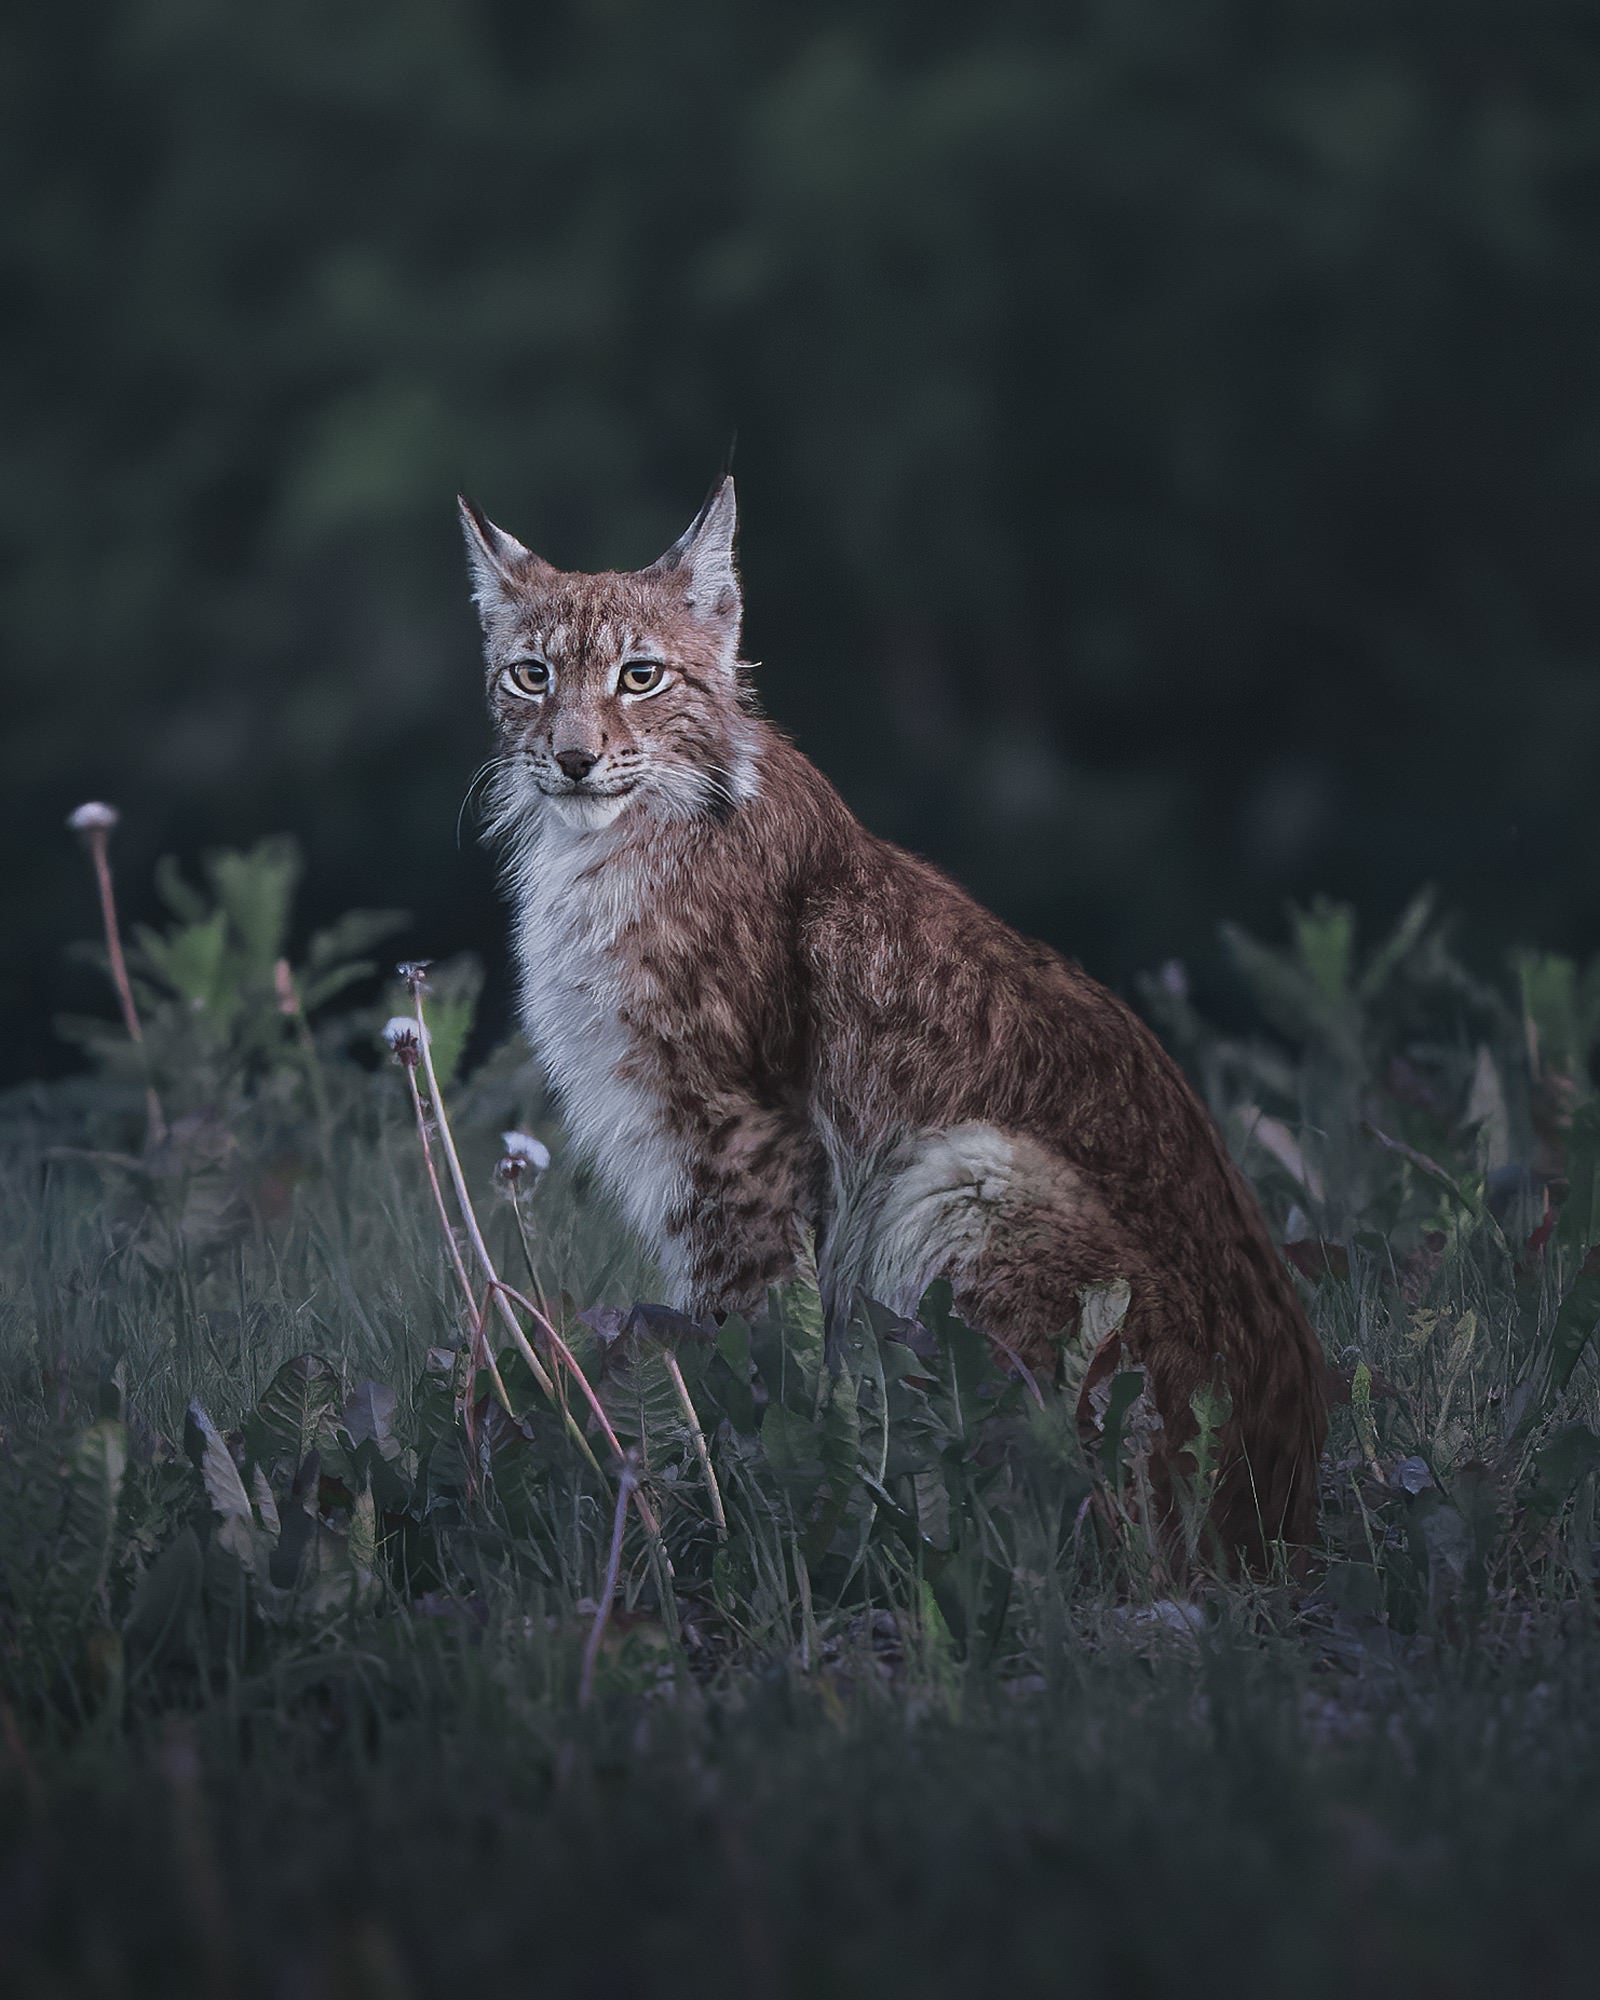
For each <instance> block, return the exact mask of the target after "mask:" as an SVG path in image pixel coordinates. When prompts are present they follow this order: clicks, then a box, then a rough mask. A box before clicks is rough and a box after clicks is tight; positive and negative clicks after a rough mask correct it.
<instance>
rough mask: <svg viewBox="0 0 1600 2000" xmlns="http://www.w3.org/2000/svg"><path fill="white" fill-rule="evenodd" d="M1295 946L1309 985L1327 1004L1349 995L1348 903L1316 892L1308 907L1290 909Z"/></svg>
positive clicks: (1351, 944)
mask: <svg viewBox="0 0 1600 2000" xmlns="http://www.w3.org/2000/svg"><path fill="white" fill-rule="evenodd" d="M1291 922H1292V923H1293V926H1294V934H1295V949H1296V951H1297V952H1298V953H1299V956H1300V963H1301V965H1302V966H1304V968H1305V971H1306V974H1307V976H1308V978H1309V979H1310V981H1311V984H1312V986H1313V987H1314V988H1315V989H1316V991H1317V992H1318V993H1319V994H1320V995H1321V996H1322V998H1323V999H1324V1001H1326V1002H1327V1004H1328V1005H1329V1006H1330V1007H1331V1008H1343V1007H1344V1006H1345V1004H1346V1002H1347V1001H1348V999H1349V997H1350V965H1351V960H1352V958H1353V957H1354V953H1355V938H1356V918H1355V912H1354V910H1352V909H1351V908H1350V906H1349V904H1348V903H1333V902H1329V901H1328V899H1327V898H1326V897H1323V896H1318V897H1317V898H1316V899H1315V901H1314V902H1313V903H1312V905H1311V908H1310V909H1309V910H1295V911H1293V912H1292V913H1291Z"/></svg>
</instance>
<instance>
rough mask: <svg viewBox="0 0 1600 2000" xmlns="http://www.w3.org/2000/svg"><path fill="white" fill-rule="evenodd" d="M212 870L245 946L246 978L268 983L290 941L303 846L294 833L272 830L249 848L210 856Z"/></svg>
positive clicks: (229, 919)
mask: <svg viewBox="0 0 1600 2000" xmlns="http://www.w3.org/2000/svg"><path fill="white" fill-rule="evenodd" d="M206 873H207V874H208V875H209V876H210V878H211V884H212V887H213V889H214V890H215V891H216V896H217V902H218V905H219V907H220V909H221V911H222V913H223V915H224V916H225V917H226V919H227V922H228V924H229V925H230V927H231V929H232V931H233V936H234V938H235V940H236V942H237V944H238V946H239V950H240V953H241V957H242V960H243V970H244V975H245V977H246V979H248V980H249V981H251V982H252V983H253V984H255V985H256V986H265V985H266V984H268V982H270V980H271V978H272V969H273V967H274V965H275V964H276V963H277V961H278V960H279V959H280V958H282V957H283V955H284V950H285V947H286V945H287V942H288V934H289V910H290V907H291V905H292V904H293V902H294V891H295V884H296V883H297V882H298V880H299V877H300V850H299V848H298V847H297V846H296V844H295V842H294V841H293V839H292V838H291V837H290V836H289V835H288V834H274V835H270V836H269V837H268V838H267V839H265V840H262V841H258V842H257V843H256V845H255V846H254V847H252V848H250V849H249V850H248V851H246V852H244V853H237V852H234V851H231V850H224V851H222V852H220V853H216V854H210V855H207V857H206Z"/></svg>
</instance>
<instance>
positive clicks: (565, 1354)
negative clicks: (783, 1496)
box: [492, 1278, 672, 1576]
mask: <svg viewBox="0 0 1600 2000" xmlns="http://www.w3.org/2000/svg"><path fill="white" fill-rule="evenodd" d="M492 1282H493V1286H494V1289H495V1290H496V1291H497V1292H503V1293H504V1294H505V1296H506V1297H507V1298H508V1299H512V1300H514V1301H515V1302H516V1303H517V1304H518V1305H519V1306H521V1308H522V1310H523V1311H524V1312H525V1313H527V1314H528V1315H529V1316H530V1318H531V1319H532V1320H533V1322H534V1324H535V1326H537V1327H540V1328H541V1329H542V1330H543V1333H544V1337H545V1339H546V1340H548V1341H549V1343H550V1347H551V1351H552V1353H553V1354H554V1355H555V1356H556V1359H557V1360H558V1361H560V1362H561V1363H562V1364H563V1366H564V1367H565V1368H566V1369H567V1370H568V1372H569V1373H570V1374H571V1376H572V1378H573V1380H574V1381H575V1382H576V1383H577V1384H578V1387H579V1388H580V1389H581V1390H582V1391H583V1395H584V1400H585V1402H587V1404H588V1405H589V1408H590V1409H591V1410H593V1412H594V1415H595V1421H596V1422H597V1423H598V1424H599V1426H600V1429H601V1431H602V1432H603V1434H604V1436H605V1441H606V1443H607V1444H608V1445H610V1447H611V1449H612V1450H613V1451H614V1452H617V1453H619V1454H620V1453H621V1451H622V1444H621V1441H620V1440H619V1439H618V1437H617V1434H616V1432H615V1430H613V1428H612V1425H611V1419H610V1418H609V1417H608V1416H607V1415H606V1409H605V1405H604V1403H602V1402H601V1400H600V1398H599V1397H598V1396H597V1395H596V1394H595V1392H594V1386H593V1384H592V1383H591V1382H590V1380H589V1378H588V1376H587V1375H585V1374H584V1372H583V1370H582V1368H581V1367H579V1365H578V1357H577V1356H576V1355H575V1354H574V1353H573V1351H572V1349H571V1348H570V1347H569V1346H568V1345H567V1343H566V1342H565V1341H564V1340H563V1339H562V1338H561V1335H560V1334H559V1333H557V1332H556V1330H555V1327H554V1325H553V1324H552V1323H551V1321H549V1320H548V1319H546V1318H545V1316H544V1314H543V1313H542V1312H540V1310H539V1308H538V1307H537V1306H536V1305H535V1304H534V1303H533V1301H532V1300H531V1299H529V1298H525V1297H524V1296H523V1294H522V1293H521V1292H519V1291H518V1290H517V1288H516V1286H515V1285H508V1284H507V1283H506V1282H505V1280H504V1279H503V1278H496V1279H494V1280H493V1281H492ZM515 1318H516V1315H515V1314H513V1315H512V1319H513V1321H515ZM517 1331H518V1334H519V1337H522V1338H525V1336H522V1330H521V1328H520V1326H519V1327H518V1329H517ZM561 1411H562V1415H563V1416H565V1417H566V1419H567V1428H568V1429H569V1430H575V1429H576V1426H575V1424H574V1422H573V1418H572V1416H571V1415H570V1413H569V1412H568V1410H567V1405H566V1399H565V1398H564V1397H563V1398H562V1402H561ZM578 1435H580V1436H581V1435H582V1433H581V1432H579V1433H578ZM634 1505H635V1506H636V1507H637V1508H638V1509H639V1519H640V1520H641V1521H642V1522H643V1523H644V1525H645V1529H646V1532H647V1533H649V1534H650V1535H651V1536H652V1537H653V1538H654V1539H655V1541H656V1542H657V1543H660V1538H661V1524H660V1522H659V1521H658V1520H657V1519H656V1510H655V1509H654V1507H652V1506H651V1504H650V1502H649V1501H648V1500H647V1499H646V1498H645V1494H644V1486H643V1482H642V1481H635V1491H634ZM660 1555H661V1560H662V1561H663V1562H664V1563H665V1564H666V1567H667V1574H668V1575H669V1576H670V1575H671V1574H672V1563H671V1560H670V1559H669V1558H668V1556H667V1551H666V1546H665V1544H664V1543H661V1546H660Z"/></svg>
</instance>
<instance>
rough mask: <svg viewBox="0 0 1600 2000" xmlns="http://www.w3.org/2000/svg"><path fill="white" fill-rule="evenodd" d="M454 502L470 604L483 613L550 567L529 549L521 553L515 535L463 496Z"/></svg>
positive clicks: (519, 543) (458, 496) (521, 550)
mask: <svg viewBox="0 0 1600 2000" xmlns="http://www.w3.org/2000/svg"><path fill="white" fill-rule="evenodd" d="M456 501H457V504H458V505H459V507H460V509H461V532H462V534H463V535H464V536H465V537H466V543H467V561H468V562H469V563H471V565H472V596H473V601H474V603H475V604H476V605H477V607H478V609H479V610H480V611H481V612H484V613H487V612H488V611H489V610H490V609H491V607H492V606H494V605H496V604H502V603H504V602H505V600H506V598H507V597H508V596H509V595H510V594H511V592H512V591H513V590H514V589H515V588H516V586H517V585H518V584H526V583H527V582H528V580H529V579H530V578H531V577H533V576H536V575H537V574H538V573H539V572H541V571H543V570H547V569H548V568H549V567H550V565H549V564H548V563H547V562H545V561H544V559H543V558H542V557H540V556H536V555H535V554H534V553H533V551H532V549H525V548H524V547H523V546H522V544H521V542H519V541H518V540H517V538H516V536H515V535H508V534H507V533H506V531H505V529H504V528H497V527H496V526H495V524H494V523H493V521H491V520H490V519H489V517H488V515H487V514H483V513H480V512H479V510H478V509H477V508H476V507H474V506H473V504H472V502H471V501H470V500H468V499H467V498H466V497H465V495H463V494H459V493H458V494H457V495H456Z"/></svg>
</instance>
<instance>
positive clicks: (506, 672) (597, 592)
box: [462, 480, 758, 830]
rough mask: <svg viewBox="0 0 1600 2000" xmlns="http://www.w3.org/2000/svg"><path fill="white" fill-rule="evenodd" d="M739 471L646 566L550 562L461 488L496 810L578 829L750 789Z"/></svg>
mask: <svg viewBox="0 0 1600 2000" xmlns="http://www.w3.org/2000/svg"><path fill="white" fill-rule="evenodd" d="M735 521H736V514H735V506H734V496H733V482H732V481H731V480H724V482H723V483H722V485H721V486H720V487H719V488H718V489H717V491H716V492H715V493H714V494H713V495H712V497H711V499H710V500H709V501H708V502H707V503H706V505H705V507H703V508H702V509H701V511H700V513H699V515H697V516H696V518H695V520H694V522H693V524H692V525H691V526H690V528H689V529H688V531H687V532H686V533H685V534H684V535H683V536H682V537H680V539H679V540H678V541H677V542H675V543H674V544H673V546H672V547H671V548H670V549H669V550H668V551H667V553H666V554H665V555H664V556H662V557H661V558H660V559H659V560H658V561H657V562H655V563H652V564H651V565H650V567H649V568H648V569H643V570H633V571H628V572H625V573H616V572H608V573H605V574H602V575H598V576H582V575H572V574H567V573H564V572H562V571H560V570H557V569H553V568H552V567H551V565H550V564H549V563H547V562H544V561H543V560H542V559H541V558H540V557H538V556H536V555H534V554H533V553H532V552H531V551H530V550H528V549H526V548H524V547H523V546H522V544H521V543H520V542H518V541H516V540H515V539H514V538H513V537H512V536H510V535H508V534H506V533H505V532H504V531H503V530H502V529H500V528H497V527H495V526H494V524H493V523H492V522H490V521H486V520H485V519H484V518H483V517H482V516H481V515H480V514H478V513H477V512H476V511H475V510H474V509H472V508H471V507H469V506H468V505H467V503H466V502H465V501H463V502H462V523H463V527H464V529H465V532H466V537H467V552H468V554H469V556H470V557H471V560H472V566H473V573H474V579H475V582H476V586H477V587H476V591H475V593H474V594H475V597H476V600H477V604H478V609H479V614H480V617H481V619H482V622H483V633H484V657H485V661H486V665H487V669H488V694H489V706H490V710H491V713H492V714H493V716H494V719H495V724H496V728H497V731H498V735H499V743H500V756H501V772H500V778H499V781H498V783H497V799H496V805H497V816H498V817H500V818H502V819H507V818H521V817H522V816H523V815H525V814H528V813H537V814H539V815H540V816H541V817H542V818H554V819H555V820H556V821H557V823H559V824H562V825H565V826H569V827H572V828H574V829H581V830H594V829H598V828H601V827H605V826H609V825H610V824H611V823H612V822H613V821H615V820H618V819H619V818H620V817H621V816H622V815H623V814H624V813H625V812H628V811H629V810H630V809H634V810H637V811H638V812H640V813H643V814H650V813H654V814H658V815H661V816H664V817H668V818H679V819H684V818H694V817H698V816H702V815H710V816H713V817H715V816H720V815H721V814H723V813H726V812H728V811H730V810H732V809H733V807H734V806H736V805H737V804H739V803H741V802H742V801H743V800H745V799H748V798H749V797H751V796H753V794H754V790H755V786H756V745H757V741H758V738H757V732H756V727H755V725H754V723H753V721H752V719H751V717H750V714H749V709H748V697H747V692H746V687H745V682H744V676H743V670H742V668H741V666H740V664H739V659H738V650H739V617H740V598H739V586H738V580H737V577H736V576H735V573H734V567H733V535H734V527H735Z"/></svg>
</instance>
